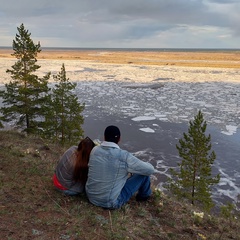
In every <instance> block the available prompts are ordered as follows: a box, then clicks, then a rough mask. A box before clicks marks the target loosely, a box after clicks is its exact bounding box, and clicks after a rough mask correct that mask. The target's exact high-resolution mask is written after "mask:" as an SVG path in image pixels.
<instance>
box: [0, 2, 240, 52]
mask: <svg viewBox="0 0 240 240" xmlns="http://www.w3.org/2000/svg"><path fill="white" fill-rule="evenodd" d="M0 4H1V9H0V22H1V23H0V34H1V36H4V37H3V38H1V39H0V46H1V45H10V44H8V43H7V41H8V39H9V40H10V39H11V42H12V39H13V37H14V36H15V33H16V27H17V26H19V25H20V24H21V23H24V25H25V27H26V28H27V29H29V31H30V32H31V33H32V36H34V37H35V38H37V39H40V40H41V42H42V43H44V44H45V45H47V46H51V45H54V46H55V45H58V46H69V47H71V46H73V47H77V46H79V47H85V46H88V47H89V46H92V47H106V46H113V47H117V46H119V47H135V46H139V47H140V46H141V44H142V47H145V46H148V47H161V46H168V43H169V46H168V47H185V46H184V42H185V43H186V42H189V44H190V45H189V44H188V46H189V47H211V46H215V45H216V43H215V44H214V40H215V42H218V44H219V46H220V47H233V48H234V47H235V48H236V47H237V46H238V45H237V44H238V42H239V35H240V29H239V24H238V23H239V20H240V16H239V12H240V2H239V1H234V0H228V1H227V0H168V1H166V0H148V1H146V0H131V1H129V0H121V1H119V0H118V1H116V0H112V1H109V0H101V1H100V0H99V1H96V0H87V1H86V0H71V1H69V2H66V1H59V0H51V1H49V0H41V1H31V0H21V1H16V0H8V1H5V0H0ZM200 29H202V30H201V31H200ZM187 37H188V39H186V38H187ZM167 38H174V39H175V41H173V39H171V40H170V39H167ZM178 39H185V41H184V40H182V44H180V43H179V40H178ZM194 39H195V41H194ZM200 39H202V41H200ZM208 40H209V41H208ZM180 42H181V41H180ZM109 44H110V45H109ZM204 44H206V45H204ZM180 45H181V46H180Z"/></svg>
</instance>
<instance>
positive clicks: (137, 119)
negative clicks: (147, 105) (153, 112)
mask: <svg viewBox="0 0 240 240" xmlns="http://www.w3.org/2000/svg"><path fill="white" fill-rule="evenodd" d="M155 119H156V118H155V117H151V116H139V117H135V118H132V120H133V121H135V122H140V121H149V120H155Z"/></svg>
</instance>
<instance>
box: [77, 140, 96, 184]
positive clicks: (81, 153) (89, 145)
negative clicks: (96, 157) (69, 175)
mask: <svg viewBox="0 0 240 240" xmlns="http://www.w3.org/2000/svg"><path fill="white" fill-rule="evenodd" d="M94 146H95V144H94V142H93V141H92V140H91V139H90V138H89V137H86V138H84V139H83V140H82V141H81V142H80V143H79V144H78V149H77V152H76V161H75V166H74V172H73V180H74V181H76V182H82V183H83V184H85V183H86V181H87V176H88V162H89V156H90V152H91V150H92V149H93V147H94Z"/></svg>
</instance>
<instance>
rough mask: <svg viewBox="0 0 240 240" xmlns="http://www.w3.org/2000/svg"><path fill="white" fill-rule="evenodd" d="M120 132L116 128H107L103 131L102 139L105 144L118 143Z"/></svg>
mask: <svg viewBox="0 0 240 240" xmlns="http://www.w3.org/2000/svg"><path fill="white" fill-rule="evenodd" d="M120 136H121V133H120V130H119V128H118V127H116V126H108V127H107V128H106V129H105V131H104V138H105V141H107V142H114V143H118V142H119V140H120Z"/></svg>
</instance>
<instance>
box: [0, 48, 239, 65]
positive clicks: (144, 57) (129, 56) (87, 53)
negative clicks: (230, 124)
mask: <svg viewBox="0 0 240 240" xmlns="http://www.w3.org/2000/svg"><path fill="white" fill-rule="evenodd" d="M12 53H13V50H12V49H8V48H0V58H2V59H6V58H11V59H14V57H13V56H11V54H12ZM37 59H38V60H79V61H89V62H93V63H106V64H127V65H146V66H181V67H204V68H209V67H210V68H230V69H240V51H226V50H225V51H224V50H223V51H217V52H212V51H207V50H206V51H174V50H173V51H148V50H146V51H137V50H136V51H135V50H131V51H127V50H121V51H120V50H114V49H113V50H110V49H98V50H90V49H80V50H76V49H42V51H41V52H40V53H39V54H38V56H37Z"/></svg>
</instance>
